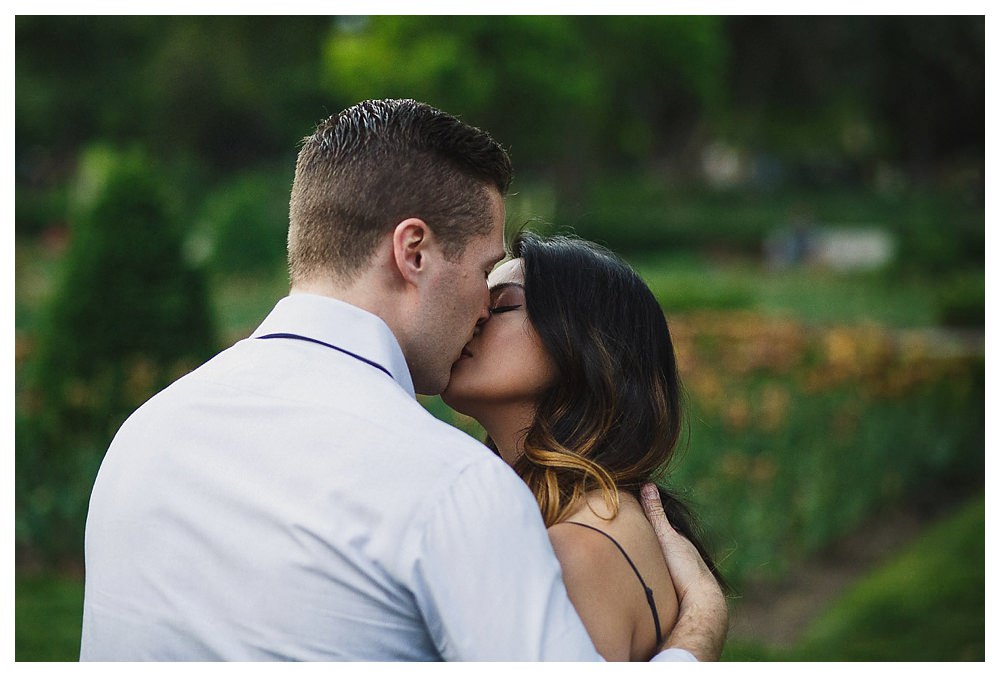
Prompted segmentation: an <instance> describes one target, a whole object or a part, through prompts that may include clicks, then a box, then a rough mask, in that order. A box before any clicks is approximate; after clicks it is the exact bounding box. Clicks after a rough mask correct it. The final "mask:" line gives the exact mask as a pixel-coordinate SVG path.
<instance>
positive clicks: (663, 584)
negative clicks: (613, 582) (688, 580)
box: [550, 492, 678, 641]
mask: <svg viewBox="0 0 1000 677" xmlns="http://www.w3.org/2000/svg"><path fill="white" fill-rule="evenodd" d="M587 498H588V502H587V504H586V505H581V507H580V508H579V509H577V510H576V511H574V513H573V514H572V515H571V516H570V517H569V518H568V520H567V521H568V522H578V523H582V524H585V525H587V526H590V527H593V528H595V529H600V530H601V531H603V532H604V533H605V534H607V536H610V537H611V538H613V539H614V540H615V541H616V542H617V543H618V544H619V545H620V546H621V549H622V550H623V551H624V556H623V553H622V552H620V551H618V549H617V548H615V547H614V546H613V545H611V547H609V543H610V542H609V539H608V538H607V536H604V535H602V534H598V533H596V532H594V531H593V530H592V529H587V528H583V527H580V526H577V525H573V524H565V523H564V524H560V525H556V527H558V530H556V528H555V527H553V529H550V537H551V538H552V541H553V546H554V547H556V548H557V555H559V558H560V561H562V559H563V557H564V556H569V557H581V558H582V557H596V556H597V555H596V554H595V553H597V552H600V553H601V554H600V556H601V557H602V558H604V559H603V564H604V565H607V566H608V567H609V568H610V569H612V570H615V571H617V572H618V576H616V578H618V580H619V581H621V582H620V583H619V585H622V586H625V587H626V588H627V589H631V590H634V591H636V592H638V593H639V594H638V597H635V596H633V595H631V594H629V595H628V597H630V598H632V599H638V600H639V602H638V603H637V604H638V615H639V618H640V619H643V620H644V621H646V620H648V625H649V628H650V630H652V620H651V618H652V617H651V615H650V610H649V607H648V604H647V601H646V597H645V591H644V590H642V585H641V584H640V582H639V579H638V577H637V576H636V573H635V571H633V570H632V569H631V567H629V566H628V565H627V562H626V560H625V556H627V558H628V559H629V560H631V561H632V563H633V564H634V565H635V568H636V570H638V573H639V576H641V577H642V582H643V583H645V585H646V586H648V587H649V588H650V589H652V590H653V599H654V600H655V604H656V611H657V615H658V616H659V620H660V625H661V629H662V632H663V634H664V635H666V633H667V632H668V631H669V630H670V628H672V627H673V624H674V623H675V622H676V620H677V608H678V603H677V594H676V591H675V590H674V585H673V580H672V579H671V577H670V570H669V569H668V568H667V565H666V562H665V561H664V559H663V553H662V551H661V550H660V544H659V541H657V540H656V533H655V532H654V531H653V527H652V525H650V523H649V520H648V519H647V518H646V515H645V513H644V512H643V510H642V506H641V505H640V504H639V501H638V500H636V499H635V498H634V497H633V496H631V495H630V494H626V493H624V492H622V493H621V495H620V502H619V509H618V514H617V515H616V516H615V517H614V518H612V519H608V518H609V517H610V512H609V510H608V509H607V507H606V506H605V504H604V501H603V499H602V498H601V497H600V494H596V493H594V494H591V495H589V496H588V497H587ZM571 529H575V530H576V531H577V532H589V533H588V534H583V533H574V532H571V531H570V530H571ZM557 541H561V543H557ZM602 541H603V542H602ZM559 549H562V550H563V551H564V553H563V554H559ZM615 560H616V562H615ZM612 562H614V563H615V564H617V566H612ZM622 564H624V566H622ZM616 587H617V586H616ZM646 624H647V623H643V625H646ZM646 634H647V637H648V638H649V639H650V641H652V638H653V637H654V636H655V633H653V632H649V633H646Z"/></svg>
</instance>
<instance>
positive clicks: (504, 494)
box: [411, 459, 602, 661]
mask: <svg viewBox="0 0 1000 677" xmlns="http://www.w3.org/2000/svg"><path fill="white" fill-rule="evenodd" d="M486 460H487V461H492V460H493V459H486ZM415 526H417V525H415ZM417 528H420V529H422V534H421V543H420V552H419V556H418V557H417V559H416V561H415V563H414V568H413V574H412V580H411V590H412V591H413V593H414V595H415V597H416V602H417V606H418V607H419V609H420V611H421V613H422V614H423V616H424V621H425V623H426V625H427V627H428V629H429V631H430V634H431V637H432V638H433V640H434V642H435V644H436V645H437V647H438V650H439V651H440V653H441V656H442V657H443V658H444V659H445V660H450V661H581V660H587V661H595V660H596V661H599V660H602V658H601V656H600V654H598V653H597V650H596V649H595V648H594V644H593V642H592V641H591V639H590V636H589V635H588V634H587V631H586V629H585V628H584V626H583V622H582V621H581V620H580V617H579V616H578V615H577V613H576V610H575V609H574V608H573V605H572V603H571V602H570V600H569V597H568V595H567V593H566V588H565V585H564V584H563V580H562V573H561V571H560V568H559V562H558V560H557V559H556V557H555V553H554V552H553V550H552V545H551V544H550V542H549V538H548V534H547V532H546V530H545V525H544V523H543V521H542V518H541V514H540V512H539V510H538V504H537V503H536V502H535V499H534V497H533V496H532V494H531V492H530V491H529V490H528V488H527V486H526V485H525V484H524V483H523V482H522V481H521V479H520V478H519V477H517V475H515V474H514V472H513V471H512V470H510V468H508V467H507V466H504V465H500V464H499V463H493V462H478V463H473V464H471V465H470V466H468V467H467V468H465V469H464V470H463V471H462V473H461V474H460V475H459V476H458V477H457V478H456V479H455V481H454V482H452V483H451V485H450V486H449V487H448V488H447V490H446V491H444V492H442V495H441V496H440V497H437V498H436V500H434V502H433V505H432V506H431V508H430V509H429V510H428V515H427V518H426V520H425V521H424V522H423V524H422V525H420V526H417Z"/></svg>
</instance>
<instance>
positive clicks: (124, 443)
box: [81, 297, 578, 660]
mask: <svg viewBox="0 0 1000 677" xmlns="http://www.w3.org/2000/svg"><path fill="white" fill-rule="evenodd" d="M289 301H290V299H285V300H284V301H283V302H282V303H285V304H286V306H287V307H286V310H287V309H288V307H291V308H292V310H293V311H294V312H292V313H291V316H292V317H293V318H294V316H295V315H296V312H297V313H298V315H300V316H306V315H309V313H310V311H312V310H315V308H313V307H311V306H310V304H315V303H316V301H315V297H313V299H312V300H308V299H307V300H302V299H298V300H295V297H292V299H291V304H289V303H288V302H289ZM341 305H342V304H341ZM296 306H297V311H296ZM281 307H282V306H281V305H280V304H279V307H278V308H279V309H280V308H281ZM276 314H278V313H277V311H276V313H272V317H273V316H274V315H276ZM348 315H350V312H348ZM271 319H272V318H269V319H268V322H269V321H271ZM307 324H308V322H307ZM278 325H280V326H279V328H282V327H288V326H291V327H293V328H295V326H294V325H295V322H294V321H293V322H291V323H290V324H288V325H285V324H282V323H281V322H279V323H278ZM266 327H267V322H265V325H264V327H262V330H261V331H258V334H261V333H262V331H264V330H265V329H266ZM366 331H367V330H366ZM320 333H322V332H320ZM349 333H350V332H348V334H349ZM362 333H364V332H362ZM313 338H315V337H313ZM351 340H357V341H358V345H361V346H364V349H365V350H367V351H368V354H369V355H370V356H372V357H373V359H375V360H381V361H382V362H389V363H392V364H391V366H389V365H387V366H389V370H390V371H394V372H395V371H398V370H399V369H400V367H401V359H402V356H401V354H395V353H393V350H392V347H391V346H389V347H386V346H378V345H376V346H375V347H372V345H371V344H372V342H373V341H375V342H376V343H377V342H378V341H383V342H384V337H379V336H357V337H354V338H353V339H352V338H350V337H348V339H347V341H348V343H349V342H350V341H351ZM395 350H396V351H397V352H398V348H396V349H395ZM357 357H358V355H353V356H352V355H348V354H345V353H343V352H338V351H337V350H332V349H331V348H330V347H325V346H323V345H317V344H316V343H315V342H307V341H303V340H296V338H294V337H290V338H275V339H263V338H250V339H247V340H245V341H241V342H240V343H238V344H236V345H235V346H233V347H232V348H230V349H229V350H227V351H225V352H223V353H222V354H220V355H219V356H217V357H216V358H215V359H214V360H212V361H211V362H209V363H208V364H206V365H204V366H203V367H201V368H200V369H198V370H196V371H195V372H193V373H192V374H190V375H188V376H187V377H185V378H183V379H181V380H180V381H178V382H177V383H175V384H174V385H172V386H171V387H170V388H168V389H167V390H165V391H164V392H162V393H160V394H159V395H158V396H156V397H155V398H153V399H152V400H151V401H150V402H149V403H147V404H146V405H144V406H143V407H142V408H141V409H140V410H139V411H137V412H136V413H135V414H134V415H133V416H132V417H131V418H130V419H129V421H127V422H126V424H125V425H124V426H123V427H122V429H121V431H120V432H119V434H118V436H117V437H116V439H115V441H114V443H113V444H112V447H111V449H110V450H109V452H108V455H107V457H106V459H105V462H104V465H103V466H102V468H101V472H100V475H99V477H98V480H97V483H96V485H95V489H94V494H93V497H92V500H91V508H90V514H89V517H88V526H87V589H86V602H85V614H84V633H83V644H82V649H81V659H84V660H87V659H92V660H268V659H277V660H329V659H338V658H339V659H360V660H421V659H423V660H427V659H435V658H441V657H461V656H462V655H463V654H462V653H461V652H462V651H464V649H463V648H462V647H456V646H455V645H456V644H457V643H459V642H458V640H457V639H456V637H457V635H456V634H455V631H456V628H455V627H450V626H452V625H454V624H452V623H450V622H449V619H448V614H449V613H450V611H441V610H440V609H438V608H437V604H438V602H439V601H440V598H441V597H442V596H447V595H448V594H449V592H448V586H450V585H451V584H452V583H454V591H455V594H466V593H464V592H463V590H468V589H471V588H463V585H470V586H471V585H478V584H479V583H480V580H479V579H475V580H472V581H469V582H468V583H463V582H462V581H461V580H460V579H461V578H462V577H463V576H469V575H470V574H473V575H474V574H475V573H476V572H469V571H465V570H464V567H462V558H463V557H464V556H465V554H466V553H465V552H463V550H464V547H463V546H464V545H466V544H465V543H462V542H461V539H460V540H459V542H453V541H451V540H450V534H452V533H454V534H456V535H460V534H462V533H464V532H467V531H469V528H470V527H469V525H468V524H459V523H453V522H454V521H455V520H462V519H477V517H476V516H477V515H478V514H479V513H480V512H483V513H486V514H490V513H496V512H497V511H498V509H503V508H504V506H503V502H509V498H510V496H511V493H510V492H512V491H513V492H514V493H513V495H514V496H515V497H517V498H524V497H523V496H520V495H519V494H518V493H517V492H519V491H522V492H523V493H524V494H527V490H526V488H524V487H523V485H521V486H520V488H518V485H519V482H518V480H517V479H516V477H514V476H513V475H512V473H510V471H509V469H507V468H506V467H504V466H501V464H500V462H499V461H498V460H497V459H495V458H493V457H492V455H491V454H490V453H489V451H488V450H486V449H485V448H484V447H482V446H481V445H479V444H478V443H476V442H474V441H472V440H470V439H469V438H468V437H466V436H465V435H463V434H462V433H460V432H459V431H456V430H454V429H451V428H450V427H448V426H445V425H443V424H441V423H439V422H437V421H435V420H434V419H433V418H432V417H430V416H429V415H428V414H427V413H426V412H425V411H423V409H422V407H420V405H419V404H418V403H417V402H416V401H415V400H414V399H413V397H412V395H411V394H410V393H408V392H407V391H406V389H405V387H401V386H400V384H399V383H397V382H396V381H394V380H393V379H392V378H390V376H389V375H387V374H386V373H383V372H382V371H379V369H377V368H375V367H373V366H371V365H370V364H367V363H365V362H363V361H361V360H359V359H356V358H357ZM402 368H404V369H405V363H402ZM394 375H395V374H394ZM403 380H404V381H405V380H406V379H405V377H404V379H403ZM407 383H408V381H407ZM459 478H461V481H456V480H458V479H459ZM470 486H471V487H476V486H479V487H481V488H482V489H483V490H484V492H485V493H486V494H487V495H486V496H484V497H483V502H482V504H481V505H480V504H477V503H478V499H477V498H475V496H474V495H473V494H470V493H469V489H468V487H470ZM453 491H454V492H457V493H455V495H450V492H453ZM500 496H503V497H504V498H502V499H501V498H500ZM528 499H529V500H530V494H528ZM496 501H501V503H499V504H494V502H496ZM522 505H523V503H522ZM498 506H501V507H499V508H498ZM535 512H536V513H537V508H536V509H535ZM511 515H512V516H513V517H514V518H515V519H521V520H524V521H525V523H526V524H527V525H528V526H527V527H525V528H524V529H523V530H524V531H525V532H526V538H528V540H529V541H531V539H532V535H533V534H534V535H537V533H542V534H544V530H543V529H539V528H538V527H537V525H535V524H533V523H532V522H531V520H533V519H534V520H536V521H538V522H539V523H540V519H539V518H538V517H537V515H534V516H531V515H528V514H526V513H525V511H523V510H522V511H520V512H518V510H513V511H511ZM536 537H537V536H536ZM470 545H473V546H474V544H470ZM483 547H485V546H483ZM530 547H532V548H534V549H535V550H537V551H539V552H542V553H543V554H544V550H543V546H541V545H540V544H538V543H532V544H531V546H530ZM449 549H450V550H452V551H451V552H448V550H449ZM483 554H484V555H485V553H483ZM550 559H551V560H552V562H553V563H554V558H550ZM440 562H448V563H450V566H454V567H455V570H454V571H451V570H449V571H441V570H440V569H441V568H443V567H441V566H440V565H439V564H438V563H440ZM541 568H542V569H543V570H544V569H545V566H541ZM553 575H554V576H555V578H557V579H558V576H559V573H558V569H557V568H556V567H555V566H554V565H553V566H552V571H549V572H545V571H543V572H542V576H541V577H540V579H541V580H542V581H543V582H544V586H549V585H552V586H555V587H561V580H560V581H559V582H558V585H557V584H556V583H555V582H553V581H552V580H551V579H552V576H553ZM481 582H482V584H485V585H489V581H481ZM544 586H543V587H544ZM442 589H444V590H442ZM521 592H523V593H524V594H526V595H529V596H530V595H533V594H537V595H547V594H548V592H547V591H546V590H545V589H541V588H540V589H539V590H537V591H533V590H532V589H531V588H530V585H529V586H528V587H526V589H525V590H523V591H521ZM515 594H516V593H515ZM468 602H469V603H473V602H474V600H468ZM560 613H562V612H560ZM562 615H565V614H562ZM566 622H568V623H570V625H572V624H573V623H574V621H573V620H572V619H570V620H568V621H566ZM576 622H578V621H576ZM459 634H460V633H459ZM545 641H546V639H545V637H544V636H543V637H541V638H540V639H539V640H538V642H540V643H544V642H545ZM525 648H526V649H527V648H529V647H525ZM448 651H454V652H455V653H454V654H453V655H451V656H449V655H447V652H448ZM470 657H471V656H470Z"/></svg>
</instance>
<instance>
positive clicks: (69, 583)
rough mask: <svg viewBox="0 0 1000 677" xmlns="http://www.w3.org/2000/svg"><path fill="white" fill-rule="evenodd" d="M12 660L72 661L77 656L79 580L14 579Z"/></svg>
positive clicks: (81, 595)
mask: <svg viewBox="0 0 1000 677" xmlns="http://www.w3.org/2000/svg"><path fill="white" fill-rule="evenodd" d="M15 597H16V599H15V605H14V614H15V629H14V660H16V661H75V660H77V659H78V658H79V657H80V626H81V623H82V621H83V618H82V615H83V581H81V580H79V579H75V578H55V577H51V576H46V577H42V578H26V577H18V578H17V581H16V585H15Z"/></svg>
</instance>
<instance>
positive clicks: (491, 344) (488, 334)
mask: <svg viewBox="0 0 1000 677" xmlns="http://www.w3.org/2000/svg"><path fill="white" fill-rule="evenodd" d="M489 287H490V316H489V319H487V320H486V321H485V322H483V323H482V324H481V325H480V327H479V329H478V330H477V332H476V335H475V336H474V337H473V338H472V340H471V341H469V343H468V344H467V345H466V347H465V349H464V350H463V351H462V356H461V357H460V358H459V360H458V361H457V362H456V363H455V365H454V366H453V367H452V369H451V380H450V382H449V383H448V387H447V388H446V389H445V391H444V392H443V393H442V394H441V397H442V399H443V400H444V401H445V402H446V403H447V404H448V406H450V407H451V408H453V409H455V410H456V411H459V412H462V413H464V414H467V415H469V416H473V417H474V418H478V419H480V420H482V414H483V413H486V414H487V415H488V413H489V408H491V407H497V406H498V405H511V404H527V405H531V406H534V405H535V404H536V403H537V401H538V398H539V396H540V395H541V393H542V392H543V391H544V390H545V389H546V388H548V387H549V386H550V385H551V384H552V382H553V380H554V379H555V373H556V372H555V366H554V364H553V363H552V359H551V358H550V357H549V355H548V353H547V352H546V351H545V348H544V347H543V346H542V341H541V339H540V338H539V336H538V334H537V333H536V332H535V328H534V327H533V326H532V325H531V322H530V321H529V320H528V313H527V309H526V308H525V299H524V263H523V261H522V260H521V259H513V260H510V261H507V262H506V263H504V264H503V265H501V266H499V267H497V268H496V269H495V270H494V271H493V272H492V273H490V276H489Z"/></svg>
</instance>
